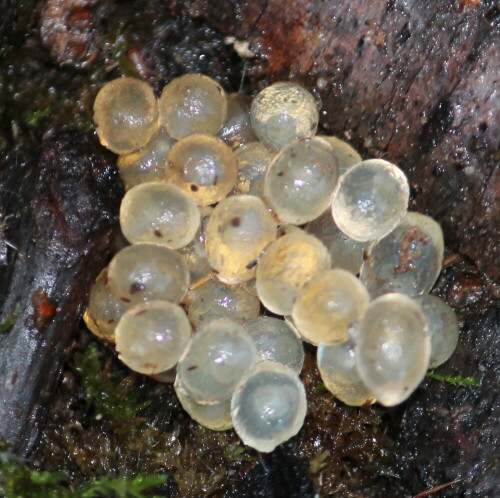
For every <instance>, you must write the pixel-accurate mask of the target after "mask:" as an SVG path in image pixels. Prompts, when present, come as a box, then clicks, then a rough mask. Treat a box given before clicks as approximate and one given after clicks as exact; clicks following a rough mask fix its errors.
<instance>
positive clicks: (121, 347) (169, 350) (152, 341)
mask: <svg viewBox="0 0 500 498" xmlns="http://www.w3.org/2000/svg"><path fill="white" fill-rule="evenodd" d="M190 337H191V325H190V323H189V320H188V318H187V316H186V313H185V312H184V310H183V309H182V308H181V307H180V306H178V305H177V304H173V303H169V302H168V301H148V302H147V303H141V304H137V305H135V306H133V307H132V308H130V309H128V310H127V311H126V312H125V313H124V314H123V316H122V317H121V319H120V321H119V322H118V325H117V327H116V350H117V352H118V358H120V360H121V361H123V363H125V365H127V366H128V367H129V368H131V369H132V370H135V371H136V372H139V373H143V374H158V373H160V372H164V371H166V370H168V369H169V368H172V367H173V366H174V365H175V364H176V363H177V362H178V361H179V358H180V357H181V355H182V353H183V352H184V350H185V349H186V346H187V344H188V341H189V338H190Z"/></svg>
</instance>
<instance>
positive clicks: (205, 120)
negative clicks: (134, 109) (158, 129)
mask: <svg viewBox="0 0 500 498" xmlns="http://www.w3.org/2000/svg"><path fill="white" fill-rule="evenodd" d="M159 105H160V117H161V122H162V125H163V126H164V127H165V128H166V130H167V131H168V133H169V134H170V136H172V137H174V138H177V139H180V138H184V137H187V136H188V135H192V134H193V133H205V134H208V135H215V134H216V133H217V132H218V131H219V129H220V127H221V126H222V124H223V123H224V121H225V120H226V116H227V100H226V94H225V93H224V90H223V89H222V87H221V86H220V85H219V84H218V83H217V82H216V81H214V80H213V79H211V78H209V77H208V76H204V75H202V74H185V75H184V76H180V77H179V78H175V79H173V80H172V81H171V82H170V83H169V84H168V85H167V86H166V87H165V88H164V89H163V91H162V93H161V97H160V101H159Z"/></svg>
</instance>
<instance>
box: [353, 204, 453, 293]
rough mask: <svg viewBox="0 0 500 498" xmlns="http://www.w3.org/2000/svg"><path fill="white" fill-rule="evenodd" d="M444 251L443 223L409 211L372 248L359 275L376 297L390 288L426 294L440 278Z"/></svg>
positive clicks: (402, 291)
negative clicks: (441, 224)
mask: <svg viewBox="0 0 500 498" xmlns="http://www.w3.org/2000/svg"><path fill="white" fill-rule="evenodd" d="M443 253H444V240H443V232H442V230H441V227H440V226H439V224H438V223H436V221H434V220H433V219H432V218H429V216H425V215H424V214H419V213H408V214H406V216H405V217H404V218H403V219H402V220H401V222H400V223H399V225H398V226H397V227H396V228H395V229H394V230H393V231H392V232H390V233H389V234H388V235H386V236H385V237H384V238H382V239H380V240H378V241H376V242H374V243H373V244H372V245H371V246H370V247H369V248H368V251H367V257H366V260H365V261H364V262H363V265H362V266H361V274H360V277H359V278H360V279H361V281H362V282H363V283H364V284H365V285H366V288H367V289H368V292H369V293H370V295H371V296H372V297H377V296H380V295H382V294H385V293H387V292H400V293H401V294H407V295H408V296H417V295H419V294H425V293H427V292H429V291H430V290H431V288H432V286H433V285H434V283H435V282H436V280H437V278H438V275H439V273H440V271H441V266H442V261H443Z"/></svg>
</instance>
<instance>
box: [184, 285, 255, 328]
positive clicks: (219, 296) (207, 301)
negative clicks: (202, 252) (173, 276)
mask: <svg viewBox="0 0 500 498" xmlns="http://www.w3.org/2000/svg"><path fill="white" fill-rule="evenodd" d="M185 302H186V304H187V312H188V316H189V319H190V320H191V322H192V323H193V325H194V326H195V327H198V326H200V325H201V324H202V323H204V322H207V321H210V320H217V319H219V318H227V319H229V320H233V321H234V322H236V323H239V324H240V325H243V324H244V323H245V322H247V321H248V320H253V319H254V318H257V317H258V316H259V312H260V301H259V299H258V298H257V297H256V296H252V294H249V293H248V292H247V291H246V290H245V289H244V288H243V287H242V286H241V285H232V286H230V285H227V284H225V283H223V282H221V281H220V280H218V279H217V278H215V277H212V278H210V279H208V280H207V281H206V282H204V283H203V284H201V285H200V286H198V287H196V289H194V290H191V291H189V293H188V295H187V297H186V299H185Z"/></svg>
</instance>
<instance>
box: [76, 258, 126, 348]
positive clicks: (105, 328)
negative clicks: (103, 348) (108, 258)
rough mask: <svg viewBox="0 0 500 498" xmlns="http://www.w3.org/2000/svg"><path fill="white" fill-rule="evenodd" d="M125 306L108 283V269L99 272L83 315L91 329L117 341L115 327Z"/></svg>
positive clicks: (104, 337)
mask: <svg viewBox="0 0 500 498" xmlns="http://www.w3.org/2000/svg"><path fill="white" fill-rule="evenodd" d="M124 312H125V307H124V306H123V304H122V302H121V301H120V299H118V297H116V296H115V295H114V294H113V292H112V291H111V289H110V287H109V285H108V269H107V268H104V270H102V271H101V273H99V276H98V277H97V278H96V281H95V282H94V284H93V285H92V288H91V289H90V294H89V303H88V305H87V309H86V310H85V313H84V315H83V319H84V320H85V324H86V325H87V327H88V328H89V330H90V331H91V332H92V333H93V334H94V335H96V336H97V337H100V338H101V339H104V340H106V341H110V342H114V341H115V328H116V324H117V323H118V320H119V319H120V317H121V316H122V315H123V313H124Z"/></svg>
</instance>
